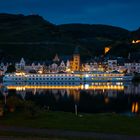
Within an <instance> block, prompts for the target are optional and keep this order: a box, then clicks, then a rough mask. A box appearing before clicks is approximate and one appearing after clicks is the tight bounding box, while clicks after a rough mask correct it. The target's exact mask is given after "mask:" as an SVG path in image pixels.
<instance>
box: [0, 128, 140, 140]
mask: <svg viewBox="0 0 140 140" xmlns="http://www.w3.org/2000/svg"><path fill="white" fill-rule="evenodd" d="M0 131H1V132H5V133H6V132H11V133H17V134H21V133H22V134H24V135H31V136H34V137H36V136H37V137H39V136H42V138H33V139H45V138H43V137H45V136H46V137H47V136H49V137H58V138H57V139H67V138H68V139H70V138H71V139H72V138H73V139H79V138H82V139H99V140H140V136H128V135H119V134H107V133H95V132H80V131H67V130H53V129H37V128H25V127H12V126H0ZM62 137H64V138H62ZM0 139H1V140H8V139H11V140H12V139H15V140H16V138H14V137H0ZM17 139H20V138H19V137H18V138H17ZM21 139H23V138H21ZM24 139H32V138H24ZM46 139H52V138H46Z"/></svg>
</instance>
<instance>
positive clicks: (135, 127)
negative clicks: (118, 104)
mask: <svg viewBox="0 0 140 140" xmlns="http://www.w3.org/2000/svg"><path fill="white" fill-rule="evenodd" d="M0 124H2V125H8V126H20V127H32V128H48V129H62V130H73V131H93V132H103V133H115V134H127V135H140V117H139V116H136V117H128V116H122V115H117V114H82V116H81V117H79V116H75V115H74V114H73V113H67V112H43V113H41V114H40V116H38V117H36V118H28V117H26V116H25V114H24V113H13V114H8V115H6V116H5V117H3V118H1V119H0Z"/></svg>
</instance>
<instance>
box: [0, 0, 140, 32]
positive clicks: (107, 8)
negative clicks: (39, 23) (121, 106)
mask: <svg viewBox="0 0 140 140" xmlns="http://www.w3.org/2000/svg"><path fill="white" fill-rule="evenodd" d="M0 13H16V14H21V13H22V14H25V15H28V14H39V15H41V16H43V17H44V18H45V19H47V20H49V21H50V22H53V23H55V24H63V23H89V24H108V25H114V26H119V27H123V28H126V29H129V30H136V29H137V28H139V27H140V0H0Z"/></svg>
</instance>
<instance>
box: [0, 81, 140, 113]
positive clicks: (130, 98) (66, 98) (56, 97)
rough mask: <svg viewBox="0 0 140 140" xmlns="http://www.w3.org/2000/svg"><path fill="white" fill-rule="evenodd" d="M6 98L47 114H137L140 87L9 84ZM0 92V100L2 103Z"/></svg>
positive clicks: (125, 84)
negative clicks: (44, 109) (47, 110)
mask: <svg viewBox="0 0 140 140" xmlns="http://www.w3.org/2000/svg"><path fill="white" fill-rule="evenodd" d="M5 87H6V88H7V89H8V92H7V93H6V95H7V96H6V98H9V97H10V96H15V95H16V96H18V97H19V98H21V99H22V100H32V101H35V102H36V103H37V104H39V105H41V106H42V107H49V108H50V110H58V111H69V112H74V110H75V105H77V108H78V112H86V113H99V112H116V113H130V112H138V111H139V108H138V107H139V104H140V83H138V84H133V83H120V82H118V83H49V84H47V85H46V84H45V83H42V84H40V85H35V84H31V85H27V84H25V83H20V84H19V85H13V84H12V83H11V84H8V85H6V86H5ZM3 94H4V91H3V90H1V94H0V99H1V100H4V96H3Z"/></svg>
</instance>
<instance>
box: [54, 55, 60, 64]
mask: <svg viewBox="0 0 140 140" xmlns="http://www.w3.org/2000/svg"><path fill="white" fill-rule="evenodd" d="M53 61H54V62H59V61H60V59H59V57H58V55H57V54H56V55H55V57H54V59H53Z"/></svg>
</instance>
